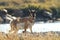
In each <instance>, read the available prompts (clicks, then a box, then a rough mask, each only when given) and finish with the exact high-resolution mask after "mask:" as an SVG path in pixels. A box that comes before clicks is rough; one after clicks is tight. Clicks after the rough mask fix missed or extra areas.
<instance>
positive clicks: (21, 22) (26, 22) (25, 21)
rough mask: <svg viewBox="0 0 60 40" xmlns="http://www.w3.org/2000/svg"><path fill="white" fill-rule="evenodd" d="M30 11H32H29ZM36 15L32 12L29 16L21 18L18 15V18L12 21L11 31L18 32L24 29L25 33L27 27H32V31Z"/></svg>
mask: <svg viewBox="0 0 60 40" xmlns="http://www.w3.org/2000/svg"><path fill="white" fill-rule="evenodd" d="M29 12H30V11H29ZM35 16H36V15H34V16H33V15H32V13H31V12H30V15H29V16H28V17H24V18H20V17H17V19H16V20H13V21H11V23H10V26H11V30H10V32H17V31H18V30H19V29H24V31H23V33H24V32H26V30H27V28H30V31H31V33H32V25H33V24H34V20H35Z"/></svg>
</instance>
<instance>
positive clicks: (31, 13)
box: [29, 10, 36, 19]
mask: <svg viewBox="0 0 60 40" xmlns="http://www.w3.org/2000/svg"><path fill="white" fill-rule="evenodd" d="M29 14H30V16H31V17H33V19H35V18H36V10H29Z"/></svg>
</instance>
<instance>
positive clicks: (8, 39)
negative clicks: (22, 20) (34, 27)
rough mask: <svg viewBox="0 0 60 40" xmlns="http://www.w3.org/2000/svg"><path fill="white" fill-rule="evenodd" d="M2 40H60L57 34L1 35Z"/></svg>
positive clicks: (0, 39)
mask: <svg viewBox="0 0 60 40" xmlns="http://www.w3.org/2000/svg"><path fill="white" fill-rule="evenodd" d="M0 40H60V36H59V35H58V34H56V33H51V32H48V33H45V34H44V33H33V34H31V33H22V34H20V33H19V34H16V33H13V34H4V33H0Z"/></svg>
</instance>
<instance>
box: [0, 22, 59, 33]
mask: <svg viewBox="0 0 60 40" xmlns="http://www.w3.org/2000/svg"><path fill="white" fill-rule="evenodd" d="M10 29H11V28H10V24H0V32H5V33H8V31H9V30H10ZM27 31H29V32H30V30H29V29H27ZM32 31H33V32H48V31H60V22H57V23H40V22H39V23H35V24H34V25H33V28H32ZM18 32H22V30H19V31H18Z"/></svg>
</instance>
